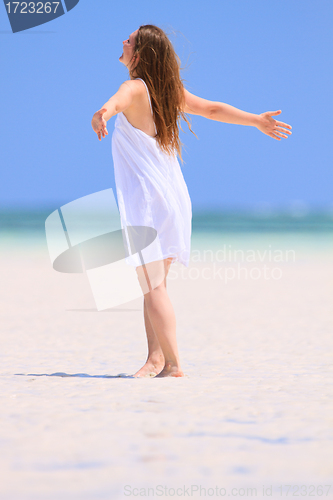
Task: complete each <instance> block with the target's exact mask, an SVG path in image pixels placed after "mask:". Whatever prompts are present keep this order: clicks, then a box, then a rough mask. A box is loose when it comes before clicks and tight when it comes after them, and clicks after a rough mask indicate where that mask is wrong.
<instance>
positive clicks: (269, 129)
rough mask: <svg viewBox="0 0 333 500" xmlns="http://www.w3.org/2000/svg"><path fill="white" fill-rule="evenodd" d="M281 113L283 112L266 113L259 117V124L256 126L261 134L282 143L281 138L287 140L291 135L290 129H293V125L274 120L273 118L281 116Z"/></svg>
mask: <svg viewBox="0 0 333 500" xmlns="http://www.w3.org/2000/svg"><path fill="white" fill-rule="evenodd" d="M280 113H281V110H279V111H266V112H265V113H261V114H260V115H259V120H258V124H257V125H256V127H257V129H259V130H260V131H261V132H263V133H264V134H266V135H269V136H270V137H273V139H277V140H278V141H281V137H284V138H285V139H287V137H288V135H291V132H290V130H288V129H291V128H292V127H291V125H288V124H287V123H283V122H278V121H277V120H274V118H272V116H276V115H279V114H280ZM285 134H288V135H285Z"/></svg>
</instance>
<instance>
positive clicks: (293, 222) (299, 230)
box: [0, 208, 333, 250]
mask: <svg viewBox="0 0 333 500" xmlns="http://www.w3.org/2000/svg"><path fill="white" fill-rule="evenodd" d="M53 211H54V208H50V209H45V208H44V209H34V210H31V209H30V210H22V209H13V208H11V209H7V210H4V209H2V210H0V247H4V246H5V247H8V246H9V247H12V246H14V247H17V248H18V249H19V248H21V249H22V246H24V247H25V248H28V247H39V248H41V247H44V248H46V237H45V220H46V219H47V217H48V216H49V215H50V214H51V213H52V212H53ZM260 242H261V243H262V245H261V243H260ZM268 242H269V243H270V242H278V243H279V245H280V246H281V244H282V245H283V242H285V244H286V245H288V243H289V244H293V245H294V246H295V245H296V246H298V245H297V244H299V245H301V246H304V245H305V246H309V245H310V246H312V245H315V246H316V247H318V245H319V246H320V247H323V248H324V247H325V249H328V248H330V247H332V246H333V211H332V212H328V211H327V212H324V211H312V212H307V213H298V214H295V213H288V212H287V211H284V212H283V211H280V212H275V213H270V214H267V213H256V212H251V211H231V210H230V211H209V210H206V211H202V210H201V211H195V210H193V218H192V247H191V248H192V250H193V249H195V248H200V249H202V248H205V247H208V246H209V247H221V244H222V243H223V244H229V245H231V244H233V245H234V246H235V245H239V246H248V245H249V244H250V243H252V244H254V243H255V244H256V245H257V246H258V245H259V246H265V245H266V244H268Z"/></svg>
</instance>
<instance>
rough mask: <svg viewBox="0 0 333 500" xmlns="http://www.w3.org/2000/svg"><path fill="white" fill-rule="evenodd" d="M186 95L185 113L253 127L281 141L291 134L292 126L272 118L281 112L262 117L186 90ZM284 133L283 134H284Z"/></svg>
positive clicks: (268, 112) (271, 112) (273, 112)
mask: <svg viewBox="0 0 333 500" xmlns="http://www.w3.org/2000/svg"><path fill="white" fill-rule="evenodd" d="M184 93H185V109H184V112H185V113H189V114H193V115H200V116H204V117H205V118H208V119H209V120H216V121H219V122H224V123H234V124H236V125H251V126H253V127H257V128H258V129H259V130H260V131H261V132H263V133H264V134H267V135H269V136H270V137H273V138H274V139H277V140H278V141H280V140H281V139H280V138H281V137H284V138H287V137H288V136H287V135H285V134H288V135H290V134H291V132H290V130H288V129H291V125H288V124H287V123H284V122H278V121H276V120H274V118H272V115H273V116H275V115H279V114H280V113H281V110H278V111H266V112H265V113H261V114H260V115H256V114H254V113H247V112H246V111H242V110H241V109H238V108H235V107H234V106H230V104H225V103H224V102H215V101H208V100H207V99H202V98H201V97H198V96H196V95H194V94H191V93H190V92H188V91H187V90H186V89H184ZM282 132H283V133H282Z"/></svg>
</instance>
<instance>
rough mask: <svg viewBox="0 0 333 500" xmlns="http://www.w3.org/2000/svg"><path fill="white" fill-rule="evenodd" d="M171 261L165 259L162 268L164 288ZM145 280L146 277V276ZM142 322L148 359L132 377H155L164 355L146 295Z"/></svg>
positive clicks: (161, 367)
mask: <svg viewBox="0 0 333 500" xmlns="http://www.w3.org/2000/svg"><path fill="white" fill-rule="evenodd" d="M171 261H172V259H171V258H170V259H166V260H165V264H164V268H165V278H164V284H165V286H166V278H167V275H168V272H169V269H170V265H171ZM146 278H147V275H146ZM144 321H145V328H146V335H147V343H148V357H147V361H146V362H145V364H144V365H143V367H142V368H140V370H138V371H137V372H136V373H135V374H134V377H151V376H155V375H157V374H158V373H160V372H161V370H162V369H163V367H164V354H163V351H162V348H161V346H160V343H159V341H158V339H157V336H156V334H155V332H154V329H153V327H152V324H151V322H150V318H149V315H148V310H147V301H146V295H144Z"/></svg>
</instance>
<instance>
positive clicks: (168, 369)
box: [145, 260, 184, 377]
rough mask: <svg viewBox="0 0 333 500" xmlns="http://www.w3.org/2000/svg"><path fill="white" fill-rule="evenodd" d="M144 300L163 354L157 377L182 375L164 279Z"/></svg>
mask: <svg viewBox="0 0 333 500" xmlns="http://www.w3.org/2000/svg"><path fill="white" fill-rule="evenodd" d="M167 265H168V262H167V260H165V266H167ZM145 300H146V305H147V311H148V316H149V319H150V323H151V325H152V327H153V330H154V332H155V334H156V337H157V340H158V342H159V344H160V346H161V349H162V352H163V355H164V368H163V370H162V371H161V372H160V373H159V375H157V377H170V376H171V377H183V376H184V373H183V372H182V369H181V367H180V360H179V354H178V347H177V339H176V316H175V312H174V310H173V307H172V304H171V301H170V298H169V295H168V293H167V290H166V279H165V280H164V281H163V282H162V283H160V284H159V285H158V286H157V287H155V288H154V289H151V290H150V291H149V293H147V294H145Z"/></svg>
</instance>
